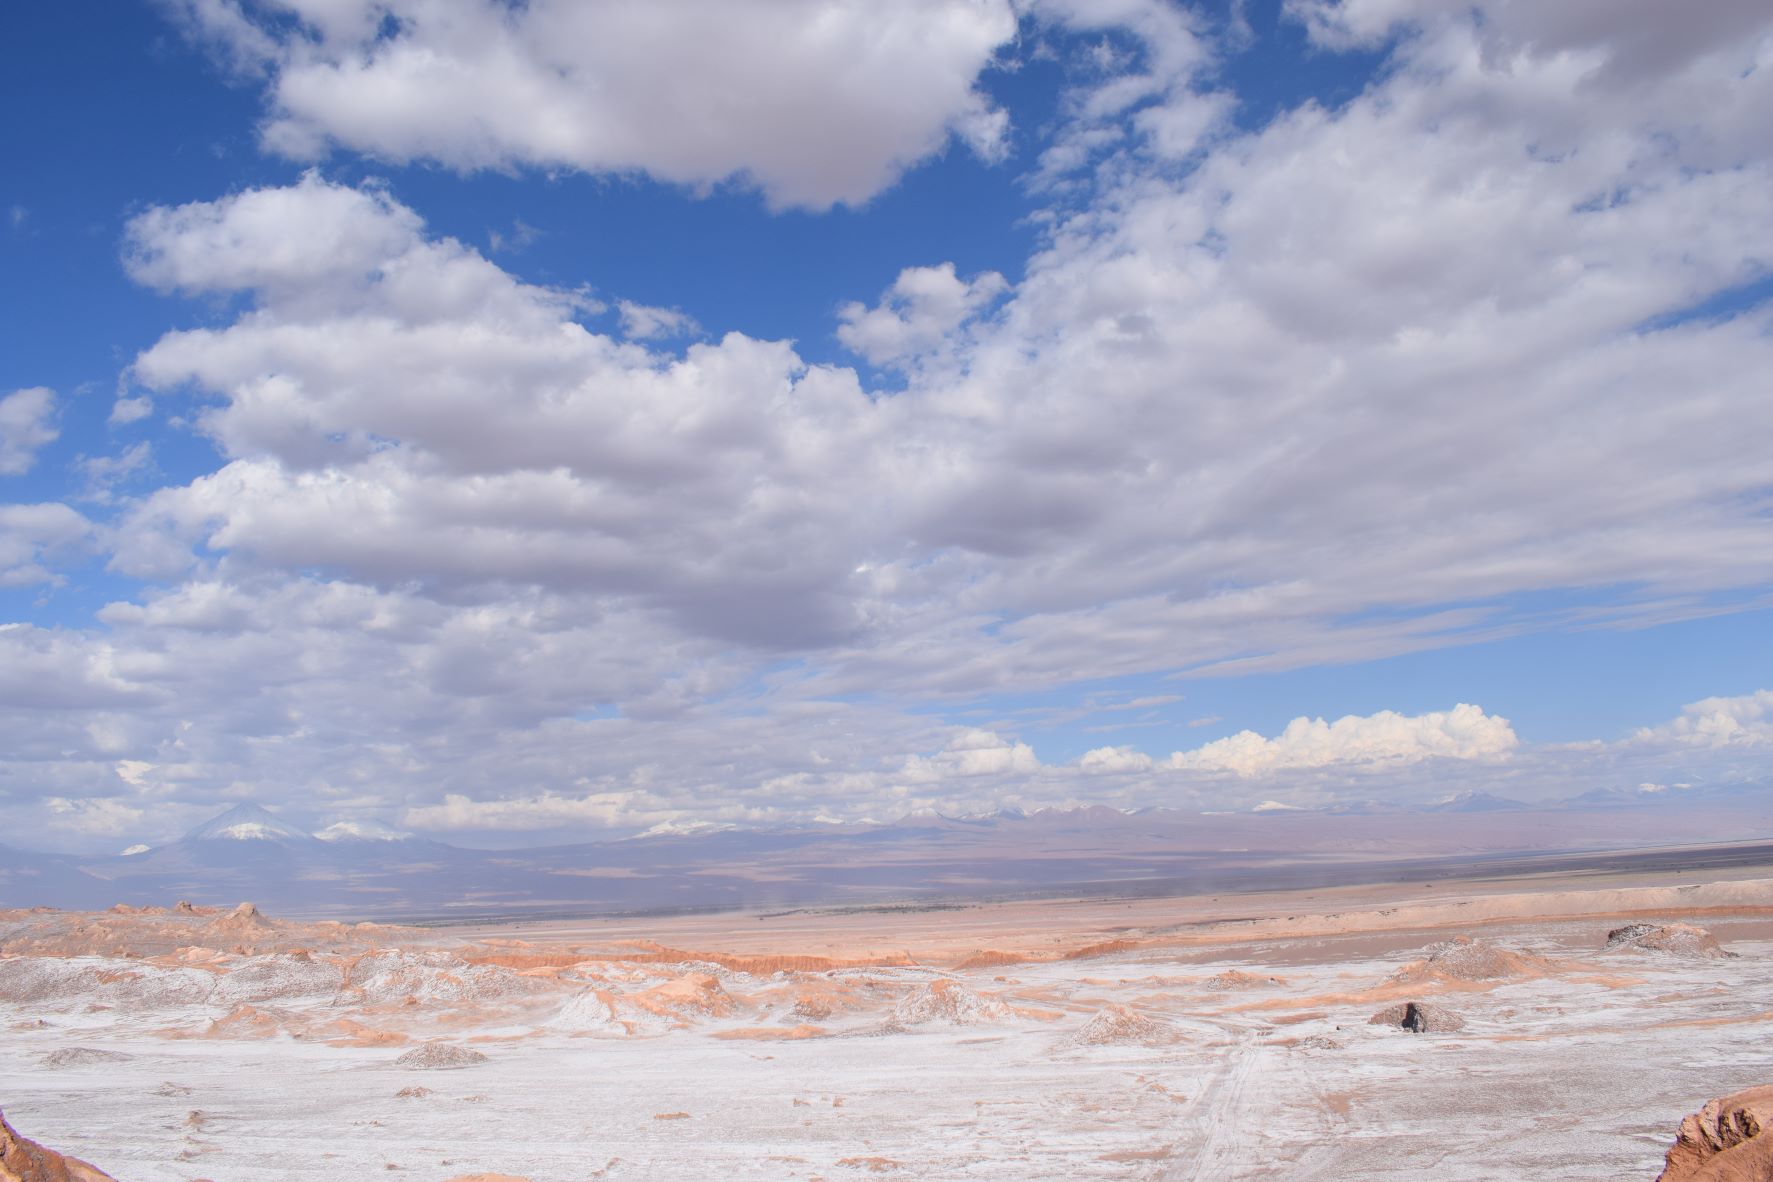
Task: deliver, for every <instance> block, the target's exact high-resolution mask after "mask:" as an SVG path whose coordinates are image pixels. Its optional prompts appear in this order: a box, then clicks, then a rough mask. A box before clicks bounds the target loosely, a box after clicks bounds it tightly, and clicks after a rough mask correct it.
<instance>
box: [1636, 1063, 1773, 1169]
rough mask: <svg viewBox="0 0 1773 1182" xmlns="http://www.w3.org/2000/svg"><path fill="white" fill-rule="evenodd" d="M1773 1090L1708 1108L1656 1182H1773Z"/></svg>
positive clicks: (1690, 1124) (1685, 1126)
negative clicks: (1770, 1131) (1768, 1132)
mask: <svg viewBox="0 0 1773 1182" xmlns="http://www.w3.org/2000/svg"><path fill="white" fill-rule="evenodd" d="M1768 1128H1773V1086H1763V1087H1758V1088H1750V1089H1748V1090H1747V1091H1746V1092H1737V1093H1736V1094H1735V1095H1733V1096H1725V1097H1724V1098H1723V1099H1721V1100H1707V1101H1706V1103H1705V1107H1704V1108H1701V1109H1700V1110H1699V1111H1698V1112H1696V1113H1694V1114H1693V1115H1692V1116H1689V1117H1688V1118H1687V1119H1685V1120H1683V1121H1682V1122H1681V1131H1680V1133H1679V1135H1678V1136H1677V1137H1676V1138H1675V1143H1674V1147H1673V1148H1672V1149H1670V1150H1669V1151H1668V1161H1667V1163H1666V1164H1665V1165H1664V1166H1663V1168H1662V1173H1661V1174H1660V1175H1658V1177H1657V1179H1656V1182H1769V1180H1773V1136H1764V1135H1763V1133H1764V1132H1765V1130H1766V1129H1768Z"/></svg>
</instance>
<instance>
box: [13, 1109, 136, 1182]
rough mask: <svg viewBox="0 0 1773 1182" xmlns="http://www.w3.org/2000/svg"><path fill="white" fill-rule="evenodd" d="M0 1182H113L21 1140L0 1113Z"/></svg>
mask: <svg viewBox="0 0 1773 1182" xmlns="http://www.w3.org/2000/svg"><path fill="white" fill-rule="evenodd" d="M0 1182H117V1180H116V1179H115V1178H112V1177H111V1175H109V1174H107V1173H105V1172H104V1171H103V1170H101V1169H99V1168H98V1167H96V1166H91V1165H88V1164H87V1163H86V1162H83V1161H81V1160H79V1159H78V1158H72V1157H63V1156H62V1155H61V1154H59V1153H57V1152H56V1151H55V1150H53V1149H46V1148H44V1147H43V1146H41V1145H39V1144H37V1142H35V1141H33V1140H31V1139H30V1138H28V1137H21V1136H19V1135H18V1133H16V1132H14V1131H13V1128H12V1126H11V1125H9V1124H7V1123H6V1116H5V1114H4V1113H0Z"/></svg>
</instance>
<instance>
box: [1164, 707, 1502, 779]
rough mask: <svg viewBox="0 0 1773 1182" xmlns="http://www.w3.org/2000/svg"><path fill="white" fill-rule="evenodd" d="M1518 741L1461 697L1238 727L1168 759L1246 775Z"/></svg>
mask: <svg viewBox="0 0 1773 1182" xmlns="http://www.w3.org/2000/svg"><path fill="white" fill-rule="evenodd" d="M1518 745H1519V740H1518V739H1517V738H1516V737H1515V733H1514V728H1513V727H1512V726H1510V725H1509V723H1508V720H1507V719H1506V718H1498V717H1496V716H1495V715H1491V714H1485V713H1484V711H1483V708H1482V707H1480V706H1471V705H1466V704H1464V703H1461V704H1459V705H1457V706H1455V707H1453V709H1451V710H1444V711H1433V712H1431V713H1428V714H1418V715H1408V714H1398V713H1396V712H1394V711H1391V710H1382V711H1380V712H1379V713H1377V714H1370V715H1364V716H1363V715H1357V714H1350V715H1347V716H1345V717H1343V718H1338V719H1337V720H1336V721H1335V722H1326V721H1325V720H1324V719H1321V718H1295V719H1294V720H1293V721H1292V722H1290V723H1288V724H1287V726H1286V729H1285V730H1283V731H1281V733H1280V734H1278V735H1276V736H1274V737H1273V738H1266V737H1264V736H1262V735H1259V734H1257V733H1256V732H1255V731H1239V732H1238V733H1237V734H1235V735H1232V736H1230V737H1228V738H1224V739H1218V740H1215V741H1214V742H1211V743H1207V744H1205V745H1204V746H1201V747H1196V748H1195V749H1193V750H1192V751H1178V752H1176V753H1175V754H1173V755H1171V756H1170V758H1169V759H1168V760H1167V761H1166V763H1165V766H1167V767H1170V768H1174V769H1177V770H1182V771H1207V772H1230V773H1232V774H1234V775H1237V776H1243V777H1251V776H1260V775H1265V774H1267V773H1271V772H1279V771H1289V770H1294V769H1301V768H1325V767H1335V766H1338V765H1349V764H1370V765H1392V766H1395V765H1399V764H1412V763H1420V762H1422V761H1423V760H1425V759H1466V760H1471V759H1479V760H1482V759H1498V758H1501V757H1504V756H1507V755H1508V754H1510V753H1511V752H1513V751H1514V750H1515V748H1516V747H1517V746H1518Z"/></svg>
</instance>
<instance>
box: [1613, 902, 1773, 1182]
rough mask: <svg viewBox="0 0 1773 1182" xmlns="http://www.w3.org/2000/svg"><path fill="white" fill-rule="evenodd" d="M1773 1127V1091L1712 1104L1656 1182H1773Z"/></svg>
mask: <svg viewBox="0 0 1773 1182" xmlns="http://www.w3.org/2000/svg"><path fill="white" fill-rule="evenodd" d="M1640 926H1641V925H1640ZM1769 1127H1773V1086H1763V1087H1758V1088H1750V1089H1749V1090H1747V1091H1746V1092H1737V1093H1736V1094H1735V1095H1733V1096H1725V1097H1724V1098H1722V1099H1720V1100H1708V1101H1706V1103H1705V1107H1703V1108H1701V1109H1700V1110H1699V1111H1698V1112H1696V1113H1694V1114H1693V1115H1692V1116H1689V1117H1687V1118H1686V1119H1685V1120H1683V1121H1681V1130H1680V1132H1679V1133H1678V1134H1677V1135H1676V1137H1675V1143H1674V1146H1673V1147H1672V1148H1670V1149H1669V1151H1668V1159H1667V1161H1666V1163H1665V1164H1664V1165H1663V1168H1662V1173H1661V1174H1659V1175H1658V1176H1657V1180H1656V1182H1766V1180H1767V1179H1769V1178H1773V1137H1769V1136H1766V1135H1764V1134H1765V1130H1766V1129H1768V1128H1769Z"/></svg>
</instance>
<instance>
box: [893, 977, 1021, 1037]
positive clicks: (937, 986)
mask: <svg viewBox="0 0 1773 1182" xmlns="http://www.w3.org/2000/svg"><path fill="white" fill-rule="evenodd" d="M1009 1012H1010V1010H1009V1007H1008V1006H1006V1005H1004V1004H1003V1003H1002V1002H1001V1001H998V1000H997V999H995V998H990V997H982V996H980V995H979V994H977V993H974V992H973V991H972V990H971V989H968V988H967V987H966V986H965V985H961V984H959V983H958V982H955V981H945V980H943V981H931V982H930V983H929V984H928V985H925V986H923V987H922V988H920V989H918V990H917V992H915V993H913V994H912V995H911V996H910V997H908V998H906V999H905V1000H904V1001H902V1002H900V1003H899V1004H898V1005H897V1006H895V1007H894V1008H893V1016H892V1021H893V1022H896V1023H898V1024H899V1025H901V1026H917V1025H921V1024H922V1023H925V1022H946V1023H948V1024H950V1025H953V1026H971V1025H974V1024H976V1023H979V1022H995V1021H998V1020H999V1019H1001V1018H1005V1017H1008V1016H1009Z"/></svg>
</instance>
